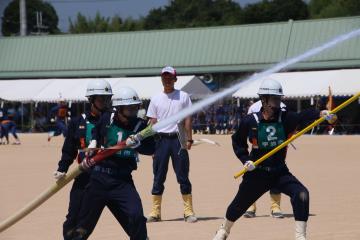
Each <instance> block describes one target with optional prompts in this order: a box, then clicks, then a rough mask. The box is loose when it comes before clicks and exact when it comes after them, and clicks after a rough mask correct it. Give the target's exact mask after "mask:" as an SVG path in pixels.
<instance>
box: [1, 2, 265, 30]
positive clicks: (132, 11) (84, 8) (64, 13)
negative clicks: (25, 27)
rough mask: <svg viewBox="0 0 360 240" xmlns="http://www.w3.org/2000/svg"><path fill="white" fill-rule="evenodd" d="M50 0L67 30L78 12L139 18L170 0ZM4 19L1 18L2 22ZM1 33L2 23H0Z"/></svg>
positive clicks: (3, 6)
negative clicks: (70, 20) (70, 21)
mask: <svg viewBox="0 0 360 240" xmlns="http://www.w3.org/2000/svg"><path fill="white" fill-rule="evenodd" d="M234 1H235V2H238V3H240V5H241V6H242V7H243V6H245V5H246V4H249V3H255V2H259V1H260V0H234ZM10 2H11V0H0V16H1V17H2V16H3V12H4V9H5V8H6V6H7V5H8V4H9V3H10ZM46 2H50V3H51V4H52V5H53V6H54V8H55V10H56V12H57V14H58V17H59V28H60V30H61V31H63V32H67V30H68V27H69V18H72V19H75V17H76V15H77V13H78V12H81V14H83V15H85V16H89V17H93V16H95V14H96V12H97V11H98V12H100V14H101V15H102V16H105V17H112V16H114V15H116V14H117V15H119V16H120V17H121V18H127V17H132V18H135V19H136V18H139V17H141V16H146V15H147V13H148V12H149V11H150V10H151V9H153V8H158V7H161V6H165V5H167V3H168V2H169V0H46ZM1 22H2V19H0V23H1ZM0 33H1V24H0Z"/></svg>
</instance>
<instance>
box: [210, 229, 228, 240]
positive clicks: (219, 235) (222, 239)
mask: <svg viewBox="0 0 360 240" xmlns="http://www.w3.org/2000/svg"><path fill="white" fill-rule="evenodd" d="M228 236H229V233H228V232H226V231H225V229H224V228H220V229H219V230H218V231H217V232H216V234H215V237H214V238H213V240H226V239H227V237H228Z"/></svg>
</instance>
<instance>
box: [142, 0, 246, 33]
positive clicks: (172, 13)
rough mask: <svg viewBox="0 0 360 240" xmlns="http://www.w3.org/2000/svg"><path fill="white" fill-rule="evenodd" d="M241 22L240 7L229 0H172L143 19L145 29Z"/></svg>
mask: <svg viewBox="0 0 360 240" xmlns="http://www.w3.org/2000/svg"><path fill="white" fill-rule="evenodd" d="M240 23H241V7H240V5H239V4H238V3H236V2H233V1H231V0H197V1H189V0H172V1H171V2H170V4H169V5H168V6H165V7H160V8H156V9H153V10H151V11H150V12H149V14H148V15H147V16H146V17H145V19H144V28H145V29H164V28H184V27H199V26H217V25H232V24H240Z"/></svg>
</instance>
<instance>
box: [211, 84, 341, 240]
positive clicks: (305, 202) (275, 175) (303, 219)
mask: <svg viewBox="0 0 360 240" xmlns="http://www.w3.org/2000/svg"><path fill="white" fill-rule="evenodd" d="M258 94H259V97H260V99H261V101H262V106H263V107H262V108H261V111H260V112H257V113H254V114H252V115H247V116H246V117H245V118H244V119H243V121H241V123H240V126H239V129H238V130H237V131H236V133H235V134H234V135H233V136H232V144H233V149H234V152H235V154H236V156H237V157H238V158H239V159H240V160H241V162H242V163H243V164H244V167H245V168H246V169H247V172H246V173H245V174H244V176H243V181H242V182H241V184H240V186H239V190H238V192H237V194H236V196H235V198H234V199H233V201H232V202H231V204H230V205H229V207H228V209H227V211H226V217H225V220H224V222H223V224H222V225H221V226H220V229H219V230H218V231H217V233H216V235H215V237H214V240H224V239H226V238H227V237H228V235H229V234H230V229H231V227H232V226H233V224H234V222H235V221H236V220H238V219H239V218H240V217H241V216H242V215H243V214H244V213H245V211H246V210H247V209H248V207H249V206H250V205H251V204H252V203H253V202H255V201H256V200H257V199H258V198H260V197H261V196H262V195H263V194H264V193H266V192H267V191H269V190H270V189H271V188H274V187H275V188H277V189H278V190H279V191H280V192H282V193H284V194H286V195H288V196H289V197H290V200H291V205H292V208H293V212H294V218H295V239H296V240H305V239H306V223H307V220H308V217H309V191H308V190H307V189H306V187H305V186H304V185H303V184H302V183H301V182H300V181H299V180H298V179H296V178H295V177H294V176H293V175H292V174H291V173H290V171H289V169H288V168H287V166H286V162H285V158H286V152H287V149H286V148H283V149H281V150H280V151H278V152H277V153H276V154H274V155H273V156H271V157H270V158H269V159H267V160H266V161H264V162H262V163H261V164H259V165H258V166H256V167H255V165H254V162H253V161H255V160H257V159H258V158H260V157H261V156H263V155H265V154H266V153H267V152H269V151H270V150H272V149H274V148H275V147H277V146H278V145H280V144H281V143H283V142H284V141H286V139H287V138H289V137H290V136H291V135H292V134H293V133H294V131H295V130H296V128H297V127H298V126H299V125H301V124H308V123H310V122H311V121H313V120H315V119H317V118H319V117H320V116H324V115H325V118H326V120H327V121H328V122H330V123H331V122H334V121H336V115H333V114H329V111H326V110H324V111H321V112H320V111H318V110H315V109H308V110H305V111H303V112H300V113H294V112H287V111H281V110H280V103H281V97H282V96H283V92H282V87H281V85H280V83H279V82H277V81H275V80H272V79H268V80H265V81H264V82H263V83H262V85H261V86H260V89H259V92H258ZM248 140H249V141H250V143H251V144H252V149H251V152H250V153H249V151H248V143H247V141H248Z"/></svg>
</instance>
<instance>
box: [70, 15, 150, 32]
mask: <svg viewBox="0 0 360 240" xmlns="http://www.w3.org/2000/svg"><path fill="white" fill-rule="evenodd" d="M69 21H70V28H69V32H70V33H98V32H121V31H136V30H142V29H143V19H142V18H141V19H139V20H134V19H132V18H127V19H125V20H122V19H121V17H119V16H118V15H115V16H114V17H112V18H105V17H102V16H101V15H100V13H99V12H98V13H96V15H95V17H94V18H93V19H92V18H86V17H85V16H84V15H82V14H81V13H78V14H77V17H76V20H75V21H74V22H72V21H71V19H69Z"/></svg>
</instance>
